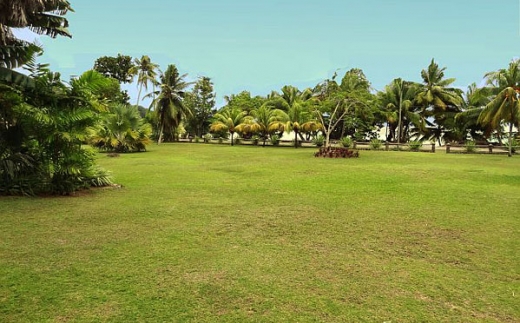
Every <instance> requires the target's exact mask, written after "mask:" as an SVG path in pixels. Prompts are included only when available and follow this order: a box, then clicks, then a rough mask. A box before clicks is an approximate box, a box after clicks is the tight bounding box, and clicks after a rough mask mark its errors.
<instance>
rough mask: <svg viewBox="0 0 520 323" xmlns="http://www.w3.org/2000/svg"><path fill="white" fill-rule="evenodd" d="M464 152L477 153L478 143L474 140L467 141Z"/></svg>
mask: <svg viewBox="0 0 520 323" xmlns="http://www.w3.org/2000/svg"><path fill="white" fill-rule="evenodd" d="M464 151H465V152H467V153H474V152H476V151H477V143H476V142H475V141H473V140H469V141H466V143H465V144H464Z"/></svg>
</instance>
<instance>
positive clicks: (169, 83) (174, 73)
mask: <svg viewBox="0 0 520 323" xmlns="http://www.w3.org/2000/svg"><path fill="white" fill-rule="evenodd" d="M186 75H187V74H183V75H180V74H179V70H178V69H177V67H176V66H175V65H173V64H171V65H168V68H167V69H166V71H165V72H164V73H163V74H162V75H161V77H160V79H161V84H160V90H159V91H155V92H152V93H150V94H147V95H146V96H150V95H153V96H156V95H157V97H156V98H155V99H154V100H153V101H152V106H153V107H155V113H157V122H158V131H159V137H158V140H157V144H160V143H161V142H162V138H163V133H164V131H165V129H166V128H169V129H171V130H175V129H176V128H177V127H179V125H180V124H181V121H182V119H183V118H185V117H186V116H189V115H191V114H192V113H191V110H189V108H188V107H187V106H186V105H184V104H183V100H184V96H185V89H186V88H187V87H188V86H190V85H191V84H192V83H189V82H186V81H184V78H185V77H186Z"/></svg>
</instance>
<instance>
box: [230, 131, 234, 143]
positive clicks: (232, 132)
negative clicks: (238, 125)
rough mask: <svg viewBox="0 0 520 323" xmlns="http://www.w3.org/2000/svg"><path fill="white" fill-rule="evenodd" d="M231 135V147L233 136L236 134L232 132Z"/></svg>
mask: <svg viewBox="0 0 520 323" xmlns="http://www.w3.org/2000/svg"><path fill="white" fill-rule="evenodd" d="M230 134H231V146H233V134H234V132H230Z"/></svg>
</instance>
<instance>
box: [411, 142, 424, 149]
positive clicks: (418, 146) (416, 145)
mask: <svg viewBox="0 0 520 323" xmlns="http://www.w3.org/2000/svg"><path fill="white" fill-rule="evenodd" d="M408 146H409V147H410V150H411V151H419V149H421V147H422V142H420V141H410V142H409V143H408Z"/></svg>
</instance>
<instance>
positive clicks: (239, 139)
mask: <svg viewBox="0 0 520 323" xmlns="http://www.w3.org/2000/svg"><path fill="white" fill-rule="evenodd" d="M241 143H242V138H240V137H237V139H235V145H240V144H241Z"/></svg>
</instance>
